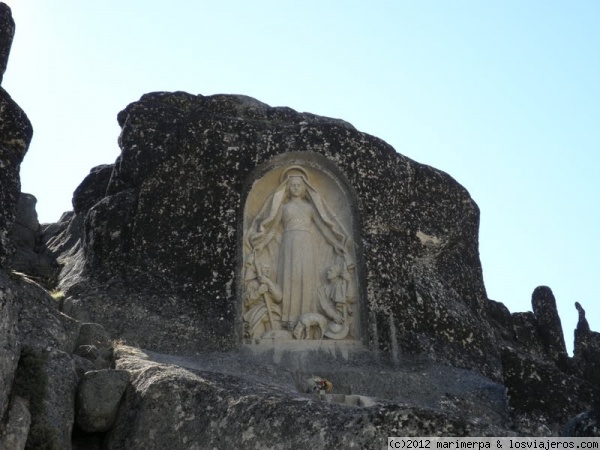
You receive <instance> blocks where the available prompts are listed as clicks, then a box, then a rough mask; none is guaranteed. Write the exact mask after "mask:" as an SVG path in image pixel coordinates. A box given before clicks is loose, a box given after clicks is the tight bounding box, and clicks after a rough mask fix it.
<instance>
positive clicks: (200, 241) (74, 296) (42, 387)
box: [0, 3, 600, 450]
mask: <svg viewBox="0 0 600 450" xmlns="http://www.w3.org/2000/svg"><path fill="white" fill-rule="evenodd" d="M13 33H14V23H13V21H12V18H11V17H10V9H9V8H8V7H6V5H4V4H2V3H0V77H1V74H2V73H4V69H5V67H6V61H7V59H8V51H9V49H10V42H11V40H12V35H13ZM119 122H120V124H121V127H122V133H121V137H120V145H121V149H122V153H121V156H120V157H119V158H118V159H117V161H116V162H115V164H111V165H105V166H98V167H96V168H93V169H92V170H91V172H90V174H89V175H88V176H87V177H86V179H85V180H84V181H83V182H82V184H81V185H80V187H79V188H78V189H77V190H76V192H75V195H74V198H73V206H74V212H72V213H66V214H64V215H63V217H61V219H60V221H59V222H58V223H56V224H47V225H42V226H39V225H37V220H33V219H34V215H35V210H34V209H33V207H31V206H32V201H29V202H27V201H26V202H25V203H28V205H29V208H25V209H24V210H23V208H21V209H22V211H21V213H20V217H21V219H23V220H19V224H17V227H19V226H20V227H21V228H17V230H16V231H17V233H16V234H13V236H14V237H13V238H12V241H10V240H9V239H8V238H7V236H8V233H9V231H10V230H11V227H12V223H13V222H14V218H15V211H16V208H17V199H18V198H19V196H20V195H21V193H20V192H19V188H20V183H19V176H18V170H19V165H20V163H21V160H22V158H23V156H24V154H25V151H26V150H27V147H28V145H29V142H30V140H31V135H32V128H31V124H30V123H29V121H28V120H27V117H26V116H25V114H24V113H23V112H22V111H21V109H20V108H19V107H18V106H17V105H16V104H15V103H14V102H13V101H12V99H10V97H9V96H8V94H7V93H6V92H5V91H3V90H2V89H1V88H0V168H1V170H0V343H1V345H0V449H3V448H6V449H10V450H13V449H16V448H23V447H26V448H36V449H37V448H61V449H69V448H71V447H72V446H73V448H76V449H88V450H89V449H100V448H108V449H129V448H144V449H150V448H175V449H176V448H182V449H190V448H207V447H210V448H212V447H217V448H222V447H226V448H247V447H257V448H258V447H260V448H267V447H268V448H299V447H307V448H308V447H310V448H337V447H344V448H345V447H350V446H352V445H354V446H357V447H361V448H381V447H382V446H383V445H385V439H386V437H387V436H390V435H405V436H422V435H430V436H435V435H446V436H486V435H488V436H503V435H522V434H525V435H537V436H548V435H556V434H558V432H559V430H561V429H562V433H563V435H566V436H582V435H588V436H589V435H592V436H597V435H598V417H599V414H598V411H599V410H598V399H599V398H600V396H599V394H598V389H599V384H598V382H599V378H600V375H599V373H600V372H599V364H600V363H599V361H600V339H599V338H598V336H600V334H598V333H595V332H593V331H591V330H590V329H589V325H588V324H587V321H586V319H585V311H584V310H583V308H582V307H581V305H579V304H577V305H576V307H577V309H578V311H579V315H580V316H579V324H578V326H577V330H576V332H575V356H574V358H568V356H567V355H566V353H565V352H564V340H562V329H561V326H560V319H559V318H558V313H557V311H556V304H555V301H554V297H553V296H552V292H551V291H550V289H548V288H546V287H540V288H538V289H536V291H535V292H534V295H533V297H532V303H533V305H532V306H533V313H531V312H530V313H517V314H511V313H510V312H509V311H508V309H507V308H506V307H504V305H502V304H501V303H499V302H494V301H490V300H487V298H486V294H485V289H484V286H483V281H482V277H481V267H480V262H479V258H478V249H477V246H478V244H477V231H478V230H477V228H478V220H479V212H478V209H477V206H476V205H475V203H474V202H473V200H472V199H471V198H470V196H469V195H468V193H467V192H466V191H465V189H464V188H462V187H461V186H460V185H459V184H458V183H456V182H455V181H454V180H453V179H452V178H451V177H450V176H448V175H446V174H444V173H443V172H440V171H438V170H435V169H433V168H431V167H428V166H424V165H421V164H418V163H416V162H414V161H412V160H410V159H408V158H406V157H404V156H402V155H399V154H397V153H396V152H395V151H394V150H393V149H392V148H391V147H389V146H388V145H387V144H385V143H384V142H382V141H381V140H379V139H377V138H374V137H372V136H369V135H366V134H364V133H360V132H358V131H357V130H355V129H354V128H353V127H352V126H351V125H349V124H348V123H346V122H343V121H341V120H335V119H328V118H323V117H318V116H315V115H312V114H306V113H297V112H295V111H293V110H291V109H289V108H272V107H269V106H268V105H265V104H263V103H260V102H259V101H257V100H254V99H251V98H249V97H243V96H228V95H219V96H212V97H203V96H193V95H189V94H185V93H170V94H169V93H154V94H148V95H145V96H143V97H142V99H141V100H140V101H138V102H135V103H133V104H131V105H129V106H128V107H127V108H126V109H125V111H123V112H122V113H121V114H119ZM288 152H291V154H295V155H304V156H307V155H311V157H312V158H315V159H316V160H319V159H320V160H321V161H326V162H327V163H328V164H333V165H335V166H336V167H337V170H339V172H340V174H341V175H340V176H341V178H342V179H344V180H345V182H346V183H347V184H348V186H350V187H351V189H350V191H351V192H350V194H351V197H352V198H354V199H355V205H354V208H353V212H354V213H355V217H356V218H357V229H358V236H359V239H357V249H356V250H357V266H358V267H359V270H360V273H359V276H360V281H361V282H362V289H361V291H360V295H361V298H362V299H363V304H362V306H361V313H362V317H363V318H364V321H365V322H366V326H365V330H364V333H363V337H364V339H363V341H362V342H359V343H356V342H354V343H353V342H350V343H347V344H350V345H348V346H347V348H346V347H344V345H342V344H344V343H332V342H329V343H327V342H323V343H320V342H312V344H314V346H316V347H318V348H316V349H313V350H311V351H310V352H309V351H306V349H304V350H303V351H302V352H300V353H298V352H297V349H296V352H294V351H282V349H281V347H280V343H275V342H273V343H269V342H266V343H265V342H263V343H262V344H263V345H255V346H246V345H242V344H241V339H240V332H241V319H240V312H241V305H240V298H239V297H240V296H239V292H238V291H239V287H238V286H239V282H240V280H239V278H237V277H236V273H238V269H239V266H240V254H241V252H240V250H239V243H240V241H241V231H240V230H241V223H242V209H243V205H244V202H245V200H246V197H247V195H248V192H249V189H250V186H251V185H252V181H253V180H254V179H256V178H257V177H259V176H260V174H261V173H263V171H264V170H266V169H267V168H268V167H269V164H271V163H272V161H274V159H277V158H278V155H281V154H283V153H288ZM301 152H304V153H301ZM21 198H24V199H25V200H32V197H28V196H27V194H23V195H22V196H21ZM26 206H27V205H26ZM13 230H14V228H13ZM21 231H22V232H24V234H19V233H20V232H21ZM40 232H41V233H42V235H41V236H40V235H39V234H38V233H40ZM19 236H20V237H22V238H23V239H22V240H21V244H25V247H23V246H21V247H19V242H18V241H19V239H20V238H19ZM32 244H33V248H32ZM15 248H16V249H17V250H18V249H19V248H21V249H23V248H26V249H27V251H28V252H29V251H33V253H34V254H35V255H33V256H35V257H34V258H33V259H32V254H31V253H28V256H29V261H30V262H32V261H33V263H32V264H27V265H24V266H23V267H22V269H23V271H25V272H27V273H26V274H25V275H23V274H19V273H14V272H12V273H10V272H9V271H8V270H7V262H8V261H11V258H12V253H13V249H15ZM36 255H37V256H36ZM38 256H39V260H37V259H36V258H37V257H38ZM42 260H45V261H50V262H51V263H52V264H53V265H54V264H56V265H55V266H53V267H57V268H60V276H59V281H60V286H61V287H62V289H64V290H65V291H66V294H67V296H66V297H65V298H64V299H63V300H60V297H58V299H59V300H54V299H53V298H51V297H50V295H49V293H48V292H47V291H46V290H45V289H44V288H43V287H42V286H41V285H40V284H38V283H36V282H35V281H34V280H32V279H31V278H30V277H31V276H34V277H40V272H36V270H39V268H40V267H39V264H37V263H38V262H39V261H42ZM13 261H14V260H13ZM53 275H54V273H53ZM36 280H39V278H36ZM46 281H47V282H48V284H47V287H48V286H49V284H50V283H51V282H52V281H53V279H52V277H50V280H46ZM59 309H60V310H62V313H61V312H60V311H59ZM65 313H66V314H65ZM73 317H75V318H76V319H80V321H77V320H74V319H73ZM97 321H99V322H101V323H102V324H104V325H106V327H107V329H104V328H103V327H101V326H100V325H98V324H95V323H90V322H97ZM81 322H86V323H84V324H82V323H81ZM111 338H122V339H126V340H127V341H128V342H130V343H133V344H137V345H139V346H143V347H148V348H152V349H155V350H162V351H163V352H174V353H178V354H179V355H177V356H176V355H173V354H164V353H163V354H159V353H154V352H151V351H148V350H146V351H145V353H144V352H142V351H140V350H138V349H134V348H131V347H125V346H118V351H117V355H116V361H113V351H112V350H113V348H112V346H113V345H114V342H113V341H111V340H110V339H111ZM332 344H333V345H332ZM321 345H323V348H320V347H321ZM352 346H354V347H352ZM351 348H352V349H353V350H352V351H350V349H351ZM288 350H289V349H288ZM190 353H196V354H197V355H196V356H195V357H190V356H189V354H190ZM185 354H188V356H184V355H185ZM114 365H116V367H117V368H118V369H119V370H122V372H119V371H114V370H101V371H99V372H91V371H92V370H93V369H106V368H108V367H109V366H111V367H114ZM93 373H101V374H103V375H101V376H94V375H86V374H93ZM115 373H116V374H119V375H114V374H115ZM104 374H108V375H104ZM105 376H106V377H107V380H104V381H101V382H99V380H102V379H103V377H105ZM115 376H116V378H118V383H119V385H120V388H121V389H122V388H124V387H125V385H127V387H126V388H125V389H126V393H125V397H124V400H123V401H122V402H119V399H120V392H119V391H120V389H118V390H115V389H114V388H115V382H114V379H113V378H112V377H115ZM315 376H319V377H325V378H326V379H328V380H329V382H330V383H332V386H333V387H332V389H331V392H330V393H328V394H326V395H323V396H317V395H314V394H313V395H308V394H306V393H305V392H306V391H307V386H314V379H315V378H314V377H315ZM126 378H130V381H129V383H127V381H126ZM82 379H87V380H88V381H90V380H92V379H93V382H91V383H88V384H90V385H91V386H92V387H91V388H90V389H87V388H86V384H85V383H83V384H81V385H80V383H81V380H82ZM319 379H320V378H319ZM78 385H80V388H79V389H80V390H79V392H80V396H82V397H85V398H80V401H79V406H80V407H81V406H82V404H83V403H85V404H86V405H87V407H88V409H87V412H85V413H81V414H80V418H79V420H80V424H81V425H82V427H78V426H74V420H75V410H74V406H75V393H76V391H77V388H78ZM88 387H89V386H88ZM86 389H87V393H88V394H90V392H91V393H92V395H91V397H88V396H87V395H84V394H85V392H86ZM308 391H311V389H308ZM107 392H110V394H111V395H105V393H107ZM94 393H99V395H98V396H96V397H100V398H101V400H106V399H107V397H111V399H112V401H110V402H104V403H103V402H96V401H95V400H97V398H96V399H94V397H95V395H94ZM90 398H91V400H90ZM117 406H118V411H117ZM89 407H91V408H89ZM96 407H98V408H99V409H97V408H96ZM84 409H85V408H84ZM98 411H100V413H98ZM115 414H116V419H115V422H114V425H112V421H113V418H114V417H115ZM82 415H83V416H82ZM82 417H83V421H82ZM570 417H572V419H571V420H569V421H568V422H566V421H567V419H569V418H570ZM565 422H566V426H565ZM85 424H87V425H90V426H89V427H88V426H87V425H85ZM111 425H112V427H111ZM82 428H86V429H87V430H88V431H100V430H102V432H92V433H86V432H85V431H84V430H82ZM104 430H106V431H104Z"/></svg>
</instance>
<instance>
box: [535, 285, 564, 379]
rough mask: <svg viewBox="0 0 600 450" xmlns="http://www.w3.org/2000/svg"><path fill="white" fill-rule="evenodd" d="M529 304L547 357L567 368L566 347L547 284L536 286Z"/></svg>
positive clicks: (553, 300) (554, 302)
mask: <svg viewBox="0 0 600 450" xmlns="http://www.w3.org/2000/svg"><path fill="white" fill-rule="evenodd" d="M531 305H532V307H533V314H534V315H535V320H536V323H537V328H538V334H539V336H540V338H541V341H542V345H543V348H544V351H545V353H546V355H547V357H548V358H549V359H550V360H551V361H553V362H554V363H555V364H557V365H558V366H559V367H560V368H562V369H563V370H568V362H567V359H568V357H567V347H566V345H565V337H564V334H563V329H562V325H561V322H560V317H559V315H558V309H557V308H556V300H555V299H554V294H553V293H552V290H551V289H550V288H549V287H547V286H539V287H537V288H536V289H535V290H534V291H533V295H532V298H531Z"/></svg>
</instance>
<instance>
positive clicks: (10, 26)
mask: <svg viewBox="0 0 600 450" xmlns="http://www.w3.org/2000/svg"><path fill="white" fill-rule="evenodd" d="M14 35H15V21H14V20H13V18H12V14H11V11H10V8H9V6H8V5H7V4H6V3H0V84H2V78H3V77H4V72H6V65H7V64H8V55H9V54H10V47H11V45H12V40H13V37H14Z"/></svg>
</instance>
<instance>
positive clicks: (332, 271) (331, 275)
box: [327, 266, 341, 280]
mask: <svg viewBox="0 0 600 450" xmlns="http://www.w3.org/2000/svg"><path fill="white" fill-rule="evenodd" d="M340 274H341V270H340V268H339V267H338V266H332V267H330V268H329V270H328V271H327V279H328V280H335V279H336V278H337V277H339V276H340Z"/></svg>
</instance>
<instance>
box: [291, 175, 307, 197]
mask: <svg viewBox="0 0 600 450" xmlns="http://www.w3.org/2000/svg"><path fill="white" fill-rule="evenodd" d="M289 190H290V195H291V196H292V197H302V196H303V195H304V192H305V191H306V186H305V185H304V180H303V179H302V178H301V177H290V182H289Z"/></svg>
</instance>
